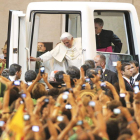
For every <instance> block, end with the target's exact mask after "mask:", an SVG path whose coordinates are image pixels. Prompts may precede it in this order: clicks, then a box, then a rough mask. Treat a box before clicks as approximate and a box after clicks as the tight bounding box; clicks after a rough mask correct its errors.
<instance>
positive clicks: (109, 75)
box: [103, 69, 118, 84]
mask: <svg viewBox="0 0 140 140" xmlns="http://www.w3.org/2000/svg"><path fill="white" fill-rule="evenodd" d="M103 80H104V81H108V82H109V83H111V84H114V83H116V82H118V77H117V74H116V73H115V72H113V71H111V70H108V69H105V72H104V73H103Z"/></svg>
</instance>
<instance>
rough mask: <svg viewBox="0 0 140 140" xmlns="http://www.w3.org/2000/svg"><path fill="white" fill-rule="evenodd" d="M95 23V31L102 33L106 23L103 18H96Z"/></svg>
mask: <svg viewBox="0 0 140 140" xmlns="http://www.w3.org/2000/svg"><path fill="white" fill-rule="evenodd" d="M94 25H95V33H96V34H100V33H101V31H102V28H103V25H104V22H103V20H102V19H100V18H95V19H94Z"/></svg>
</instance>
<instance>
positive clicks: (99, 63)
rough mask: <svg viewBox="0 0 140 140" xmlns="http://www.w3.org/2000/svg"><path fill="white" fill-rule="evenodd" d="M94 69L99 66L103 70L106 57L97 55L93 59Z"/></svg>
mask: <svg viewBox="0 0 140 140" xmlns="http://www.w3.org/2000/svg"><path fill="white" fill-rule="evenodd" d="M94 62H95V67H97V66H100V67H102V69H104V68H105V65H106V57H105V56H104V55H103V54H98V55H96V56H95V58H94Z"/></svg>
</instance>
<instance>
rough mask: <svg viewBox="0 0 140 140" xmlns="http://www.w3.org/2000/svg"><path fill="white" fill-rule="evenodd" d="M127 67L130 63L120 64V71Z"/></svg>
mask: <svg viewBox="0 0 140 140" xmlns="http://www.w3.org/2000/svg"><path fill="white" fill-rule="evenodd" d="M128 65H130V63H128V62H123V63H122V67H121V70H122V71H125V67H126V66H128Z"/></svg>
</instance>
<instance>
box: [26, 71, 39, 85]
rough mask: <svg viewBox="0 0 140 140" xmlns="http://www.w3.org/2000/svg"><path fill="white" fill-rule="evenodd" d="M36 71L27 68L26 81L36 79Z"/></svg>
mask: <svg viewBox="0 0 140 140" xmlns="http://www.w3.org/2000/svg"><path fill="white" fill-rule="evenodd" d="M36 76H37V74H36V72H35V71H34V70H27V71H26V72H25V81H26V82H32V81H33V80H35V79H36Z"/></svg>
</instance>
